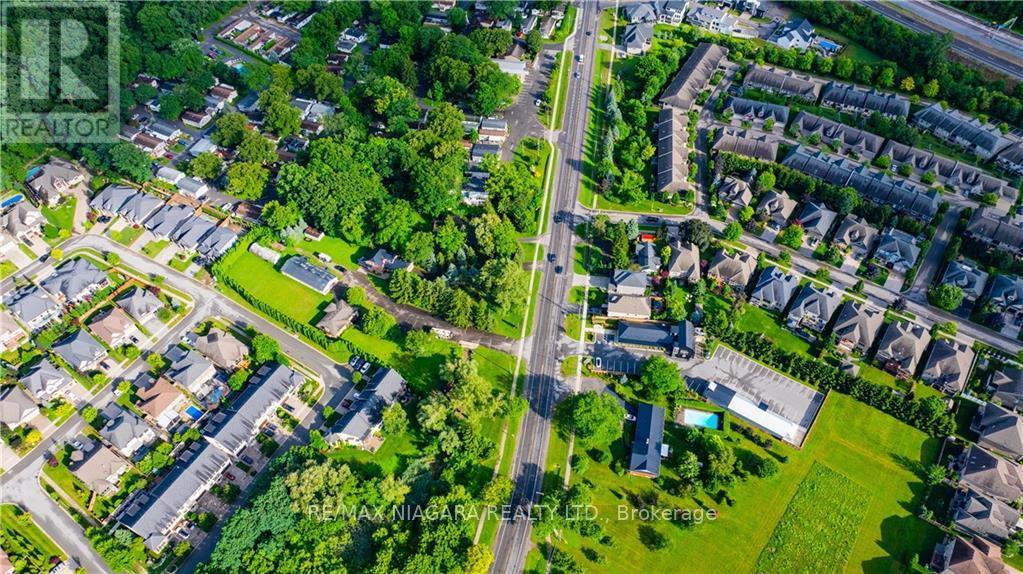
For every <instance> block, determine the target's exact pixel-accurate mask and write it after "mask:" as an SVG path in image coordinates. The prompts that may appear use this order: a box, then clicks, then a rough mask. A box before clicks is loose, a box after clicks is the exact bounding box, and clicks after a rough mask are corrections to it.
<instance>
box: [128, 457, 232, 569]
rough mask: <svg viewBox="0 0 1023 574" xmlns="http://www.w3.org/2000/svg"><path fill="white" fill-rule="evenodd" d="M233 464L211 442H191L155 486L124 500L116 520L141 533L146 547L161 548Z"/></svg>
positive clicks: (158, 549)
mask: <svg viewBox="0 0 1023 574" xmlns="http://www.w3.org/2000/svg"><path fill="white" fill-rule="evenodd" d="M230 464H231V459H230V457H228V456H227V455H226V454H224V452H223V451H221V450H220V449H219V448H217V447H215V446H213V445H212V444H211V443H209V442H206V441H196V442H194V443H192V446H190V447H189V448H188V449H186V450H185V451H184V452H183V453H181V455H180V456H178V459H177V462H176V463H175V465H174V468H173V469H171V471H170V472H169V473H168V474H167V475H165V476H164V477H163V478H162V479H161V480H160V481H159V482H158V483H157V484H156V486H155V487H154V488H152V489H150V490H138V491H136V492H135V493H133V494H132V495H131V496H130V497H129V498H128V500H126V501H125V503H124V504H123V505H122V506H121V508H120V510H119V513H118V514H117V516H116V519H117V522H118V523H120V524H121V525H123V526H124V527H126V528H128V529H129V530H131V531H132V532H134V533H135V534H137V535H138V536H140V537H141V538H142V540H143V542H145V545H146V548H148V549H150V550H152V551H153V552H159V551H161V550H162V549H163V548H164V547H165V546H166V545H167V542H168V541H169V540H170V533H171V532H172V531H173V529H174V528H175V527H176V526H177V525H178V524H179V523H180V522H181V520H183V519H184V517H185V515H186V514H188V512H190V511H191V510H192V509H193V508H194V507H195V503H196V502H197V501H198V500H199V498H200V497H201V496H202V495H203V494H205V493H206V492H207V491H209V489H210V488H212V487H213V485H215V484H216V483H217V482H218V481H220V479H221V477H222V476H223V472H224V470H226V469H227V467H228V465H230Z"/></svg>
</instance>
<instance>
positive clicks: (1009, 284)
mask: <svg viewBox="0 0 1023 574" xmlns="http://www.w3.org/2000/svg"><path fill="white" fill-rule="evenodd" d="M987 301H988V303H990V304H991V308H992V309H994V310H996V311H1001V312H1005V313H1014V314H1017V315H1018V314H1020V313H1023V279H1020V278H1019V277H1017V276H1015V275H1001V274H999V275H995V278H994V279H993V280H992V281H991V286H990V287H989V288H988V292H987Z"/></svg>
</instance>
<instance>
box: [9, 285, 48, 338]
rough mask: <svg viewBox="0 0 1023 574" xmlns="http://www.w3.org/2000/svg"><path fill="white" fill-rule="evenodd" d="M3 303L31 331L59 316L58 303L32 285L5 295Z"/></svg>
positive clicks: (40, 327)
mask: <svg viewBox="0 0 1023 574" xmlns="http://www.w3.org/2000/svg"><path fill="white" fill-rule="evenodd" d="M4 303H5V304H6V305H7V308H8V309H10V311H11V313H13V314H14V315H15V316H16V317H18V319H21V322H22V323H24V324H25V326H26V327H28V330H29V331H31V332H33V333H34V332H36V331H38V330H40V329H42V328H43V327H45V326H46V325H47V324H49V322H50V321H53V320H54V319H56V318H57V317H59V316H60V305H58V304H57V303H56V302H55V301H54V300H53V299H51V298H50V297H49V295H47V294H46V292H45V291H43V290H42V289H40V288H39V287H36V286H34V285H33V286H29V287H23V288H21V289H19V290H17V291H15V292H13V293H11V294H9V295H7V296H6V297H5V299H4Z"/></svg>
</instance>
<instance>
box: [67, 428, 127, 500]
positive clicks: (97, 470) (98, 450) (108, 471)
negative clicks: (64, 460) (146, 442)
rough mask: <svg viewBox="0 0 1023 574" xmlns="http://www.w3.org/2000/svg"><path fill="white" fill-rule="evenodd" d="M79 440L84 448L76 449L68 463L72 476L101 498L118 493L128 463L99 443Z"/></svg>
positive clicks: (83, 438) (85, 439) (84, 439)
mask: <svg viewBox="0 0 1023 574" xmlns="http://www.w3.org/2000/svg"><path fill="white" fill-rule="evenodd" d="M78 440H79V442H80V443H81V444H82V448H80V449H75V450H74V451H73V452H72V453H71V456H70V460H69V461H68V469H69V470H70V471H71V474H73V475H74V476H75V478H77V479H78V480H80V481H82V482H83V483H84V484H85V486H87V487H88V488H89V490H91V491H93V492H95V493H96V494H98V495H99V496H110V495H112V494H114V493H116V492H117V485H118V484H119V483H120V482H121V475H123V474H124V473H125V472H126V471H127V470H128V463H127V462H125V460H124V459H123V458H121V457H119V456H117V454H116V453H115V452H114V451H113V450H111V449H110V448H107V447H106V446H105V445H103V444H101V443H100V442H99V441H95V440H91V439H88V438H85V437H81V438H79V439H78Z"/></svg>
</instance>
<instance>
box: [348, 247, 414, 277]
mask: <svg viewBox="0 0 1023 574" xmlns="http://www.w3.org/2000/svg"><path fill="white" fill-rule="evenodd" d="M359 264H360V265H362V266H363V267H365V268H366V270H367V271H369V272H370V273H375V274H377V275H380V276H381V277H384V278H387V277H389V276H390V275H391V273H393V272H395V271H397V270H399V269H404V270H406V271H411V270H412V267H413V266H412V263H410V262H408V261H405V260H403V259H402V258H401V257H398V256H397V255H394V254H392V253H388V252H387V251H386V250H384V249H377V250H376V251H375V252H374V253H373V256H372V257H369V258H366V259H363V260H361V261H359Z"/></svg>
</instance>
